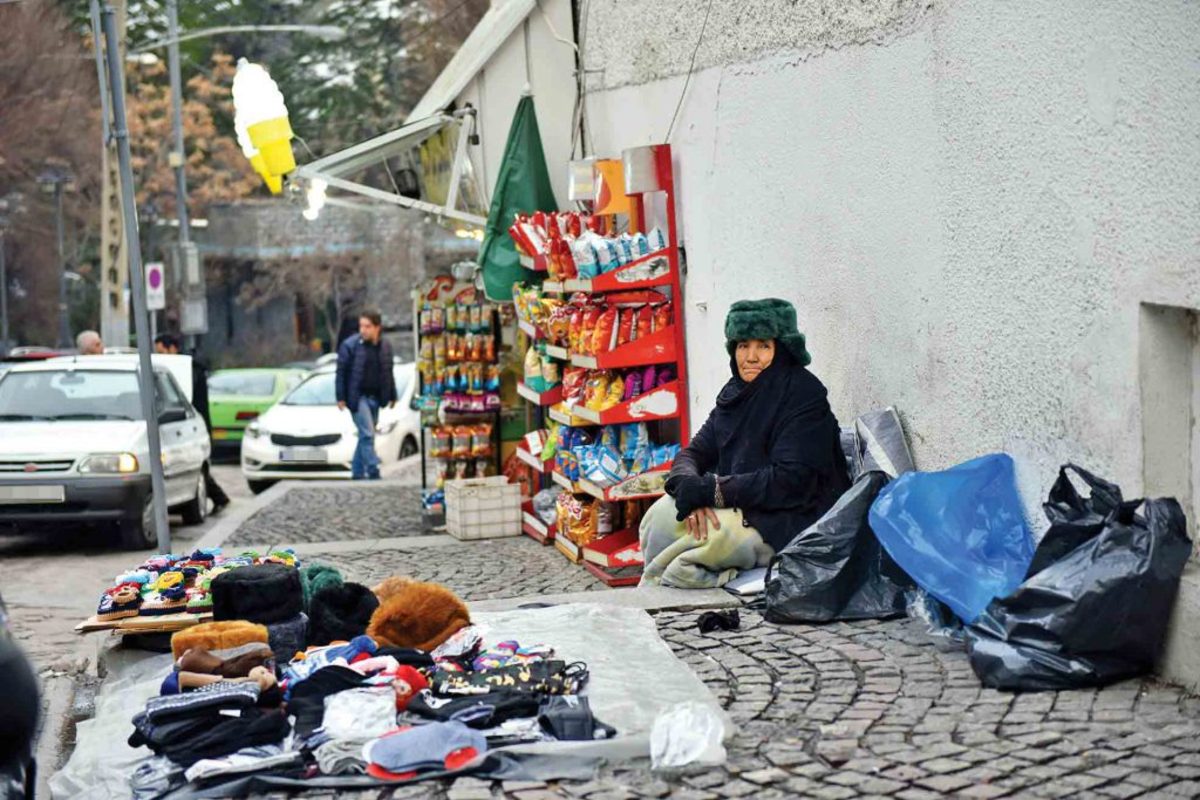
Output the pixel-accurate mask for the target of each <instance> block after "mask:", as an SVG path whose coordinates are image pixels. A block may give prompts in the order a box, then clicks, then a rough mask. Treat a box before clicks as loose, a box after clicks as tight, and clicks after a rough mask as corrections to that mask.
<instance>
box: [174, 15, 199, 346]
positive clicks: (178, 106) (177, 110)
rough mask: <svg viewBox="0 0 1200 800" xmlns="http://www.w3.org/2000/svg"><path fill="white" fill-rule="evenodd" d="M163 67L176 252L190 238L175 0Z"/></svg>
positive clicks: (188, 290) (188, 293)
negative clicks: (168, 107)
mask: <svg viewBox="0 0 1200 800" xmlns="http://www.w3.org/2000/svg"><path fill="white" fill-rule="evenodd" d="M167 38H168V39H169V40H170V41H168V42H167V70H168V72H169V73H170V78H171V136H172V139H173V144H172V146H173V149H174V152H172V153H171V164H172V165H173V166H174V167H175V215H176V217H177V218H178V219H179V245H180V248H179V250H180V255H183V254H184V253H185V252H186V250H187V244H188V242H190V241H191V231H190V230H189V229H188V207H187V174H186V173H185V172H184V161H185V159H184V152H183V85H182V80H181V79H180V77H179V8H178V3H177V2H176V0H167ZM187 277H188V281H187V283H186V284H185V285H184V290H183V295H184V297H185V298H187V299H190V298H191V297H192V296H193V294H194V292H195V291H196V287H195V286H194V285H193V284H192V283H191V280H190V276H187ZM185 340H186V342H185V344H186V346H187V349H188V350H194V349H195V347H196V337H195V336H193V335H192V334H187V336H186V337H185Z"/></svg>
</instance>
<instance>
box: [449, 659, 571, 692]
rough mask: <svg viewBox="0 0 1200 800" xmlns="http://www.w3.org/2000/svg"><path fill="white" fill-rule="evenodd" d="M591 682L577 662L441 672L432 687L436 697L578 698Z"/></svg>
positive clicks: (537, 662) (535, 662)
mask: <svg viewBox="0 0 1200 800" xmlns="http://www.w3.org/2000/svg"><path fill="white" fill-rule="evenodd" d="M587 680H588V668H587V664H584V663H583V662H582V661H576V662H575V663H573V664H570V665H568V664H567V663H566V662H565V661H533V662H529V663H526V664H512V665H509V666H506V667H499V668H496V669H485V670H480V671H478V672H450V671H447V670H444V669H438V670H437V671H436V672H435V673H434V675H433V681H432V683H431V684H430V685H431V688H432V689H433V691H434V693H435V694H440V695H472V694H487V693H488V692H491V691H493V690H502V689H507V690H509V691H517V692H534V693H537V694H577V693H578V692H579V690H580V689H582V688H583V687H584V685H585V684H586V683H587Z"/></svg>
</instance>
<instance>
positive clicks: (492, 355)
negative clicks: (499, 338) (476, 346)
mask: <svg viewBox="0 0 1200 800" xmlns="http://www.w3.org/2000/svg"><path fill="white" fill-rule="evenodd" d="M483 356H484V359H483V360H484V361H487V362H489V363H492V362H495V360H496V337H495V336H485V337H483Z"/></svg>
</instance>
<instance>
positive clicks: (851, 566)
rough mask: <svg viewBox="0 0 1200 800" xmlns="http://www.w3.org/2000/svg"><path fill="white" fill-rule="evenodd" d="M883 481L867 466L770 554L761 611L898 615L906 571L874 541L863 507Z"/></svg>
mask: <svg viewBox="0 0 1200 800" xmlns="http://www.w3.org/2000/svg"><path fill="white" fill-rule="evenodd" d="M887 482H888V476H887V475H885V474H884V473H882V472H877V471H874V472H867V473H864V474H863V475H861V476H860V477H859V478H858V480H856V481H855V482H854V485H853V486H851V487H850V488H849V489H848V490H847V491H846V493H845V494H843V495H842V496H841V498H840V499H839V500H838V501H837V503H835V504H834V506H833V508H831V509H829V511H828V512H826V513H825V515H824V516H823V517H821V518H820V519H819V520H817V521H816V522H815V523H813V524H812V525H811V526H809V528H808V529H807V530H805V531H804V532H803V533H801V534H800V535H799V536H797V537H796V538H795V539H793V540H792V542H791V543H790V544H789V545H788V546H787V547H785V548H784V549H783V550H781V551H780V552H779V553H778V554H777V555H776V556H775V557H774V558H773V559H772V560H771V567H770V571H769V573H768V575H767V582H766V593H765V594H766V596H765V603H766V605H765V615H766V617H767V619H769V620H771V621H772V622H828V621H830V620H835V619H836V620H848V619H887V618H889V617H898V616H903V615H904V610H905V599H904V592H905V589H906V588H909V587H911V586H912V581H911V580H909V578H908V576H907V575H905V574H904V572H903V571H901V570H900V568H899V567H897V566H896V564H895V562H893V561H892V559H891V558H889V557H888V555H887V553H885V552H883V549H882V548H881V547H880V546H879V541H878V540H877V539H876V538H875V534H873V533H872V532H871V528H870V526H869V525H868V524H867V512H868V511H869V510H870V508H871V503H872V502H874V500H875V497H876V496H877V495H878V494H879V490H880V489H882V488H883V487H884V485H885V484H887Z"/></svg>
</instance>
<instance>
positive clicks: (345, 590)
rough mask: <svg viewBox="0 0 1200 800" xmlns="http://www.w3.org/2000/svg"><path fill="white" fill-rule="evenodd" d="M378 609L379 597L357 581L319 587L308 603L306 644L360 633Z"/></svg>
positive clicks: (316, 643) (346, 638)
mask: <svg viewBox="0 0 1200 800" xmlns="http://www.w3.org/2000/svg"><path fill="white" fill-rule="evenodd" d="M377 608H379V599H378V598H377V597H376V596H375V595H374V594H373V593H372V592H371V590H370V589H368V588H367V587H366V586H363V585H362V584H360V583H343V584H342V585H340V586H326V587H324V588H323V589H319V590H318V591H317V592H316V593H315V594H313V596H312V600H311V601H310V602H309V606H308V619H309V626H308V643H309V644H310V645H325V644H329V643H330V642H348V641H350V640H351V639H353V638H354V637H355V636H362V635H363V634H364V633H366V632H367V625H369V624H370V623H371V615H372V614H374V613H375V609H377Z"/></svg>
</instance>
